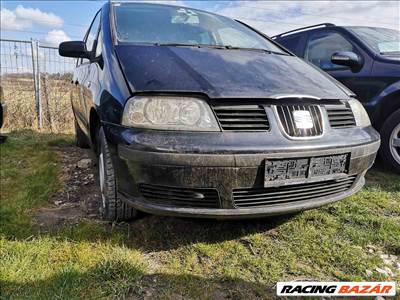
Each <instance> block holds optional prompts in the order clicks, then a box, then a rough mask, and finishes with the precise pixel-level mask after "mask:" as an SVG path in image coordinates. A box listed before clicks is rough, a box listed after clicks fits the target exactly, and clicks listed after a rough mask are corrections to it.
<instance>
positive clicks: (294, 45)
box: [278, 35, 303, 56]
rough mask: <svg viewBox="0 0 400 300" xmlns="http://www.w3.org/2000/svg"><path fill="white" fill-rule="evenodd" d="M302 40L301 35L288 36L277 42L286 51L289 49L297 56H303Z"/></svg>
mask: <svg viewBox="0 0 400 300" xmlns="http://www.w3.org/2000/svg"><path fill="white" fill-rule="evenodd" d="M302 38H303V35H295V36H288V37H285V38H283V39H281V40H279V41H278V43H279V44H281V45H282V46H283V47H285V48H286V49H289V50H290V51H292V52H293V53H294V54H296V55H297V56H303V53H302V52H303V51H302V47H301V44H302Z"/></svg>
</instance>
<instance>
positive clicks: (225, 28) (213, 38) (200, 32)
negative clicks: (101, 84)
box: [113, 3, 286, 54]
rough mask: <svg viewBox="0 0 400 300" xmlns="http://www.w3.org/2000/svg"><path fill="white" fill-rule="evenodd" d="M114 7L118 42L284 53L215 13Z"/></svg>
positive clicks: (135, 5)
mask: <svg viewBox="0 0 400 300" xmlns="http://www.w3.org/2000/svg"><path fill="white" fill-rule="evenodd" d="M113 7H114V18H115V20H114V21H115V25H116V26H115V27H116V32H117V38H118V41H121V42H130V43H137V44H156V45H176V46H179V45H185V46H216V47H232V48H247V49H262V50H267V51H271V52H276V53H282V54H286V53H285V52H283V51H282V50H281V49H280V48H278V47H277V46H275V45H274V44H273V43H271V42H270V41H268V40H267V39H265V38H264V37H263V36H261V35H259V34H258V33H256V32H255V31H253V30H251V29H249V28H247V27H246V26H244V25H242V24H240V23H239V22H236V21H234V20H231V19H229V18H226V17H222V16H218V15H215V14H211V13H206V12H203V11H198V10H194V9H189V8H182V7H175V6H164V5H151V4H138V3H117V4H114V5H113Z"/></svg>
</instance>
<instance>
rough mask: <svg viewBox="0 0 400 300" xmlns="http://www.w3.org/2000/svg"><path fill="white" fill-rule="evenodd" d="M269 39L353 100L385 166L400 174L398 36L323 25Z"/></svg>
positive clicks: (391, 31) (373, 29)
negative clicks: (373, 132) (376, 137)
mask: <svg viewBox="0 0 400 300" xmlns="http://www.w3.org/2000/svg"><path fill="white" fill-rule="evenodd" d="M273 39H274V40H275V41H276V42H278V43H279V44H281V45H283V46H284V47H285V48H287V49H289V50H290V51H292V52H293V53H295V54H296V55H298V56H300V57H302V58H304V59H305V60H306V61H309V62H311V63H312V64H314V65H316V66H317V67H319V68H321V69H322V70H324V71H325V72H327V73H328V74H329V75H331V76H333V77H334V78H335V79H337V80H339V81H340V82H341V83H343V84H344V85H345V86H346V87H348V88H349V89H350V90H352V91H353V92H354V93H355V94H356V95H357V99H358V100H360V101H361V103H363V105H364V106H365V108H366V109H367V111H368V113H369V116H370V118H371V121H372V125H373V126H374V127H375V128H376V129H377V130H378V131H380V133H381V139H382V146H381V150H380V154H381V157H382V159H383V161H384V163H385V164H386V165H387V166H389V167H391V168H392V169H393V170H394V171H396V172H398V173H400V31H399V30H394V29H387V28H376V27H363V26H335V25H333V24H330V23H324V24H318V25H314V26H308V27H303V28H299V29H296V30H291V31H288V32H285V33H281V34H279V35H277V36H274V37H273Z"/></svg>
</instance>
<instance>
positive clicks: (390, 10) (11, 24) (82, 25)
mask: <svg viewBox="0 0 400 300" xmlns="http://www.w3.org/2000/svg"><path fill="white" fill-rule="evenodd" d="M148 2H161V3H165V4H167V3H168V4H171V3H172V4H176V5H180V6H186V7H192V8H200V9H204V10H207V11H211V12H215V13H218V14H222V15H225V16H229V17H232V18H235V19H239V20H242V21H244V22H245V23H248V24H249V25H251V26H253V27H255V28H257V29H259V30H261V31H263V32H264V33H266V34H268V35H274V34H277V33H280V32H283V31H287V30H290V29H295V28H298V27H302V26H307V25H312V24H317V23H324V22H330V23H335V24H337V25H367V26H377V27H387V28H394V29H399V30H400V24H399V23H400V1H187V0H186V1H185V0H182V1H148ZM103 3H104V1H1V37H2V38H12V39H30V38H35V39H38V40H40V42H41V43H45V44H51V45H58V43H59V42H61V41H63V40H68V39H82V37H83V35H84V32H85V31H86V29H87V26H88V24H89V23H90V21H91V19H92V18H93V16H94V14H95V12H96V11H97V10H98V9H99V8H100V7H101V5H102V4H103Z"/></svg>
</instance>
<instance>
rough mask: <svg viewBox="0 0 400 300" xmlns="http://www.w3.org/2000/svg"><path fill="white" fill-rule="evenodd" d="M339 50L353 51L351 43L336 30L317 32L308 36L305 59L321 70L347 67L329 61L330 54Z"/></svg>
mask: <svg viewBox="0 0 400 300" xmlns="http://www.w3.org/2000/svg"><path fill="white" fill-rule="evenodd" d="M339 51H350V52H355V49H354V47H353V45H352V44H351V43H350V42H349V41H347V40H346V39H345V38H344V37H343V36H342V35H341V34H339V33H336V32H322V33H321V32H319V33H316V34H313V35H311V36H310V38H309V40H308V44H307V48H306V59H307V60H308V61H310V62H311V63H313V64H314V65H316V66H317V67H319V68H321V69H323V70H339V69H347V67H343V66H339V65H336V64H334V63H332V62H331V57H332V54H334V53H335V52H339Z"/></svg>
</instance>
